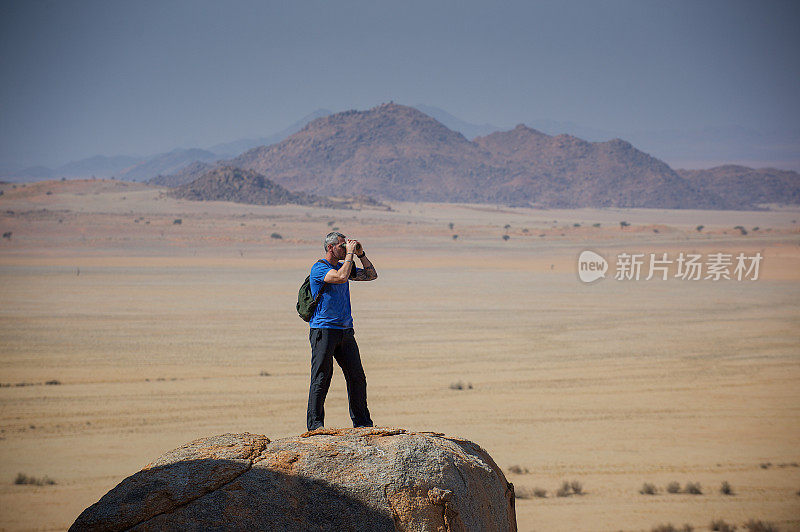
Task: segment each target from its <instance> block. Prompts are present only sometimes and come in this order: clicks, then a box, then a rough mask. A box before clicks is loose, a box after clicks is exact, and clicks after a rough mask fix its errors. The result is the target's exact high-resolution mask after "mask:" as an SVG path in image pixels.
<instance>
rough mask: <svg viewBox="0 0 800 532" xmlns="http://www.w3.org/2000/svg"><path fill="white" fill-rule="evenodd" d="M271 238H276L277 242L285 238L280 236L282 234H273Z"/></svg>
mask: <svg viewBox="0 0 800 532" xmlns="http://www.w3.org/2000/svg"><path fill="white" fill-rule="evenodd" d="M269 237H270V238H274V239H275V240H281V239H282V238H283V237H282V236H281V235H280V233H272V234H271V235H269Z"/></svg>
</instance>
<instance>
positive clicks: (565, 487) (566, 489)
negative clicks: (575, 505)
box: [556, 480, 572, 497]
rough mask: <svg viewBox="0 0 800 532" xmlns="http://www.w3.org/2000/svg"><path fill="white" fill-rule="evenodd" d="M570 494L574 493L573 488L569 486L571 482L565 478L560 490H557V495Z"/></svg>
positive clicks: (566, 495)
mask: <svg viewBox="0 0 800 532" xmlns="http://www.w3.org/2000/svg"><path fill="white" fill-rule="evenodd" d="M570 495H572V490H571V489H570V487H569V482H567V481H566V480H565V481H564V483H563V484H561V487H560V488H558V491H556V497H569V496H570Z"/></svg>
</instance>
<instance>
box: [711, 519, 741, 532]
mask: <svg viewBox="0 0 800 532" xmlns="http://www.w3.org/2000/svg"><path fill="white" fill-rule="evenodd" d="M709 528H710V529H711V530H714V531H716V532H734V531H735V530H736V525H729V524H728V523H726V522H725V521H723V520H722V519H715V520H714V521H711V524H710V525H709Z"/></svg>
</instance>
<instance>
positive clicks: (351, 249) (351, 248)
mask: <svg viewBox="0 0 800 532" xmlns="http://www.w3.org/2000/svg"><path fill="white" fill-rule="evenodd" d="M357 245H358V240H353V239H352V238H348V239H347V241H346V243H345V245H344V249H345V250H346V251H347V252H348V253H353V254H355V252H356V246H357Z"/></svg>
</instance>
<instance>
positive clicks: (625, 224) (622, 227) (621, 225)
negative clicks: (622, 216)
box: [619, 221, 631, 229]
mask: <svg viewBox="0 0 800 532" xmlns="http://www.w3.org/2000/svg"><path fill="white" fill-rule="evenodd" d="M629 225H631V224H629V223H628V222H625V221H622V222H620V223H619V228H620V229H625V228H626V227H628V226H629Z"/></svg>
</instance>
